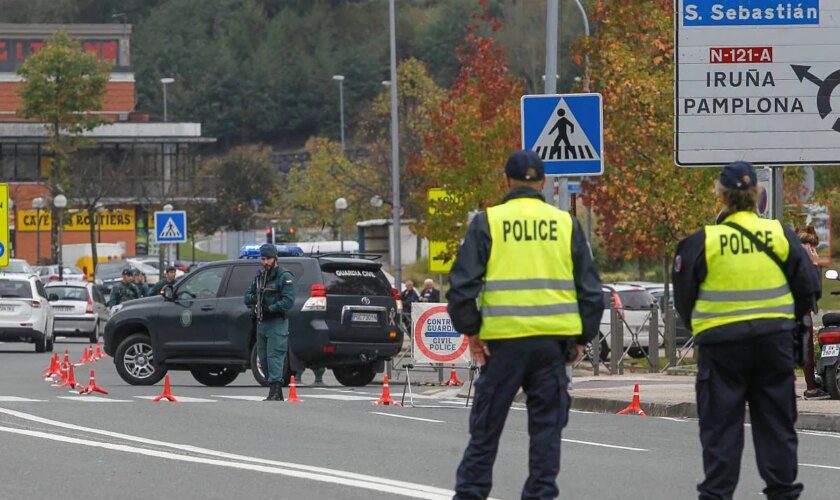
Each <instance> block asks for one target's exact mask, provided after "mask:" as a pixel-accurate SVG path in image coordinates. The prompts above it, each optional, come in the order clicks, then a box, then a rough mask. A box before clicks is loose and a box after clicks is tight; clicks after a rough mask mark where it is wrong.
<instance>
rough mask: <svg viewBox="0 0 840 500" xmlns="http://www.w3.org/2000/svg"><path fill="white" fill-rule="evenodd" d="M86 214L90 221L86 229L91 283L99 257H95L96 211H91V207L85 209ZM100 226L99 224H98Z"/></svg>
mask: <svg viewBox="0 0 840 500" xmlns="http://www.w3.org/2000/svg"><path fill="white" fill-rule="evenodd" d="M87 212H88V219H89V220H90V225H89V227H88V229H89V230H90V257H91V264H90V272H89V273H87V274H88V276H90V278H91V281H93V279H95V278H96V264H97V263H98V262H99V256H98V255H97V252H96V251H97V248H96V211H95V210H94V209H93V205H90V206H88V207H87ZM100 224H101V222H100Z"/></svg>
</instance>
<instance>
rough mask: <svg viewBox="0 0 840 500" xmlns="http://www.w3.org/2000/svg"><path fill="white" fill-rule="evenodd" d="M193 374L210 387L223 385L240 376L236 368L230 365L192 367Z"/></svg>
mask: <svg viewBox="0 0 840 500" xmlns="http://www.w3.org/2000/svg"><path fill="white" fill-rule="evenodd" d="M190 373H192V376H193V377H194V378H195V379H196V380H198V381H199V382H200V383H202V384H204V385H206V386H208V387H223V386H226V385H228V384H230V383H231V382H233V381H234V380H236V377H238V376H239V372H238V371H237V370H236V369H235V368H231V367H229V366H201V367H196V368H190Z"/></svg>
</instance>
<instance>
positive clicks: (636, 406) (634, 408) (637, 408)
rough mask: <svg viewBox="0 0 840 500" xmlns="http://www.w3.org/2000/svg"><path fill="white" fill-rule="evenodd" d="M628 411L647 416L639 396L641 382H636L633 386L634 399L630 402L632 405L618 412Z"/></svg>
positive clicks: (620, 413)
mask: <svg viewBox="0 0 840 500" xmlns="http://www.w3.org/2000/svg"><path fill="white" fill-rule="evenodd" d="M628 413H635V414H636V415H640V416H642V417H646V416H647V415H645V411H644V410H642V404H641V400H640V398H639V384H636V386H635V387H634V388H633V401H632V402H631V403H630V406H628V407H627V408H625V409H623V410H621V411H620V412H618V414H619V415H627V414H628Z"/></svg>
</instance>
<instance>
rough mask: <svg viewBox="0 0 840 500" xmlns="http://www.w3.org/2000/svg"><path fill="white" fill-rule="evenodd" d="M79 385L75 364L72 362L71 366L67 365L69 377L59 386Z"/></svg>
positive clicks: (74, 386)
mask: <svg viewBox="0 0 840 500" xmlns="http://www.w3.org/2000/svg"><path fill="white" fill-rule="evenodd" d="M77 385H79V384H78V383H76V373H75V371H74V369H73V364H72V363H71V364H70V366H69V367H67V378H65V379H64V382H62V384H61V385H59V386H58V387H69V388H71V389H75V388H76V386H77Z"/></svg>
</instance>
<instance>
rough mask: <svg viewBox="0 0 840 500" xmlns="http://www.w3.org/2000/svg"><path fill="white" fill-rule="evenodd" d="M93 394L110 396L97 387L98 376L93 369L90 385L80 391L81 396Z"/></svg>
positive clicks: (91, 370)
mask: <svg viewBox="0 0 840 500" xmlns="http://www.w3.org/2000/svg"><path fill="white" fill-rule="evenodd" d="M92 392H98V393H100V394H106V395H107V394H108V391H106V390H105V389H103V388H101V387H99V386H98V385H96V375H95V374H94V373H93V368H91V369H90V383H89V384H88V386H87V387H85V388H84V389H83V390H81V391H79V394H90V393H92Z"/></svg>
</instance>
